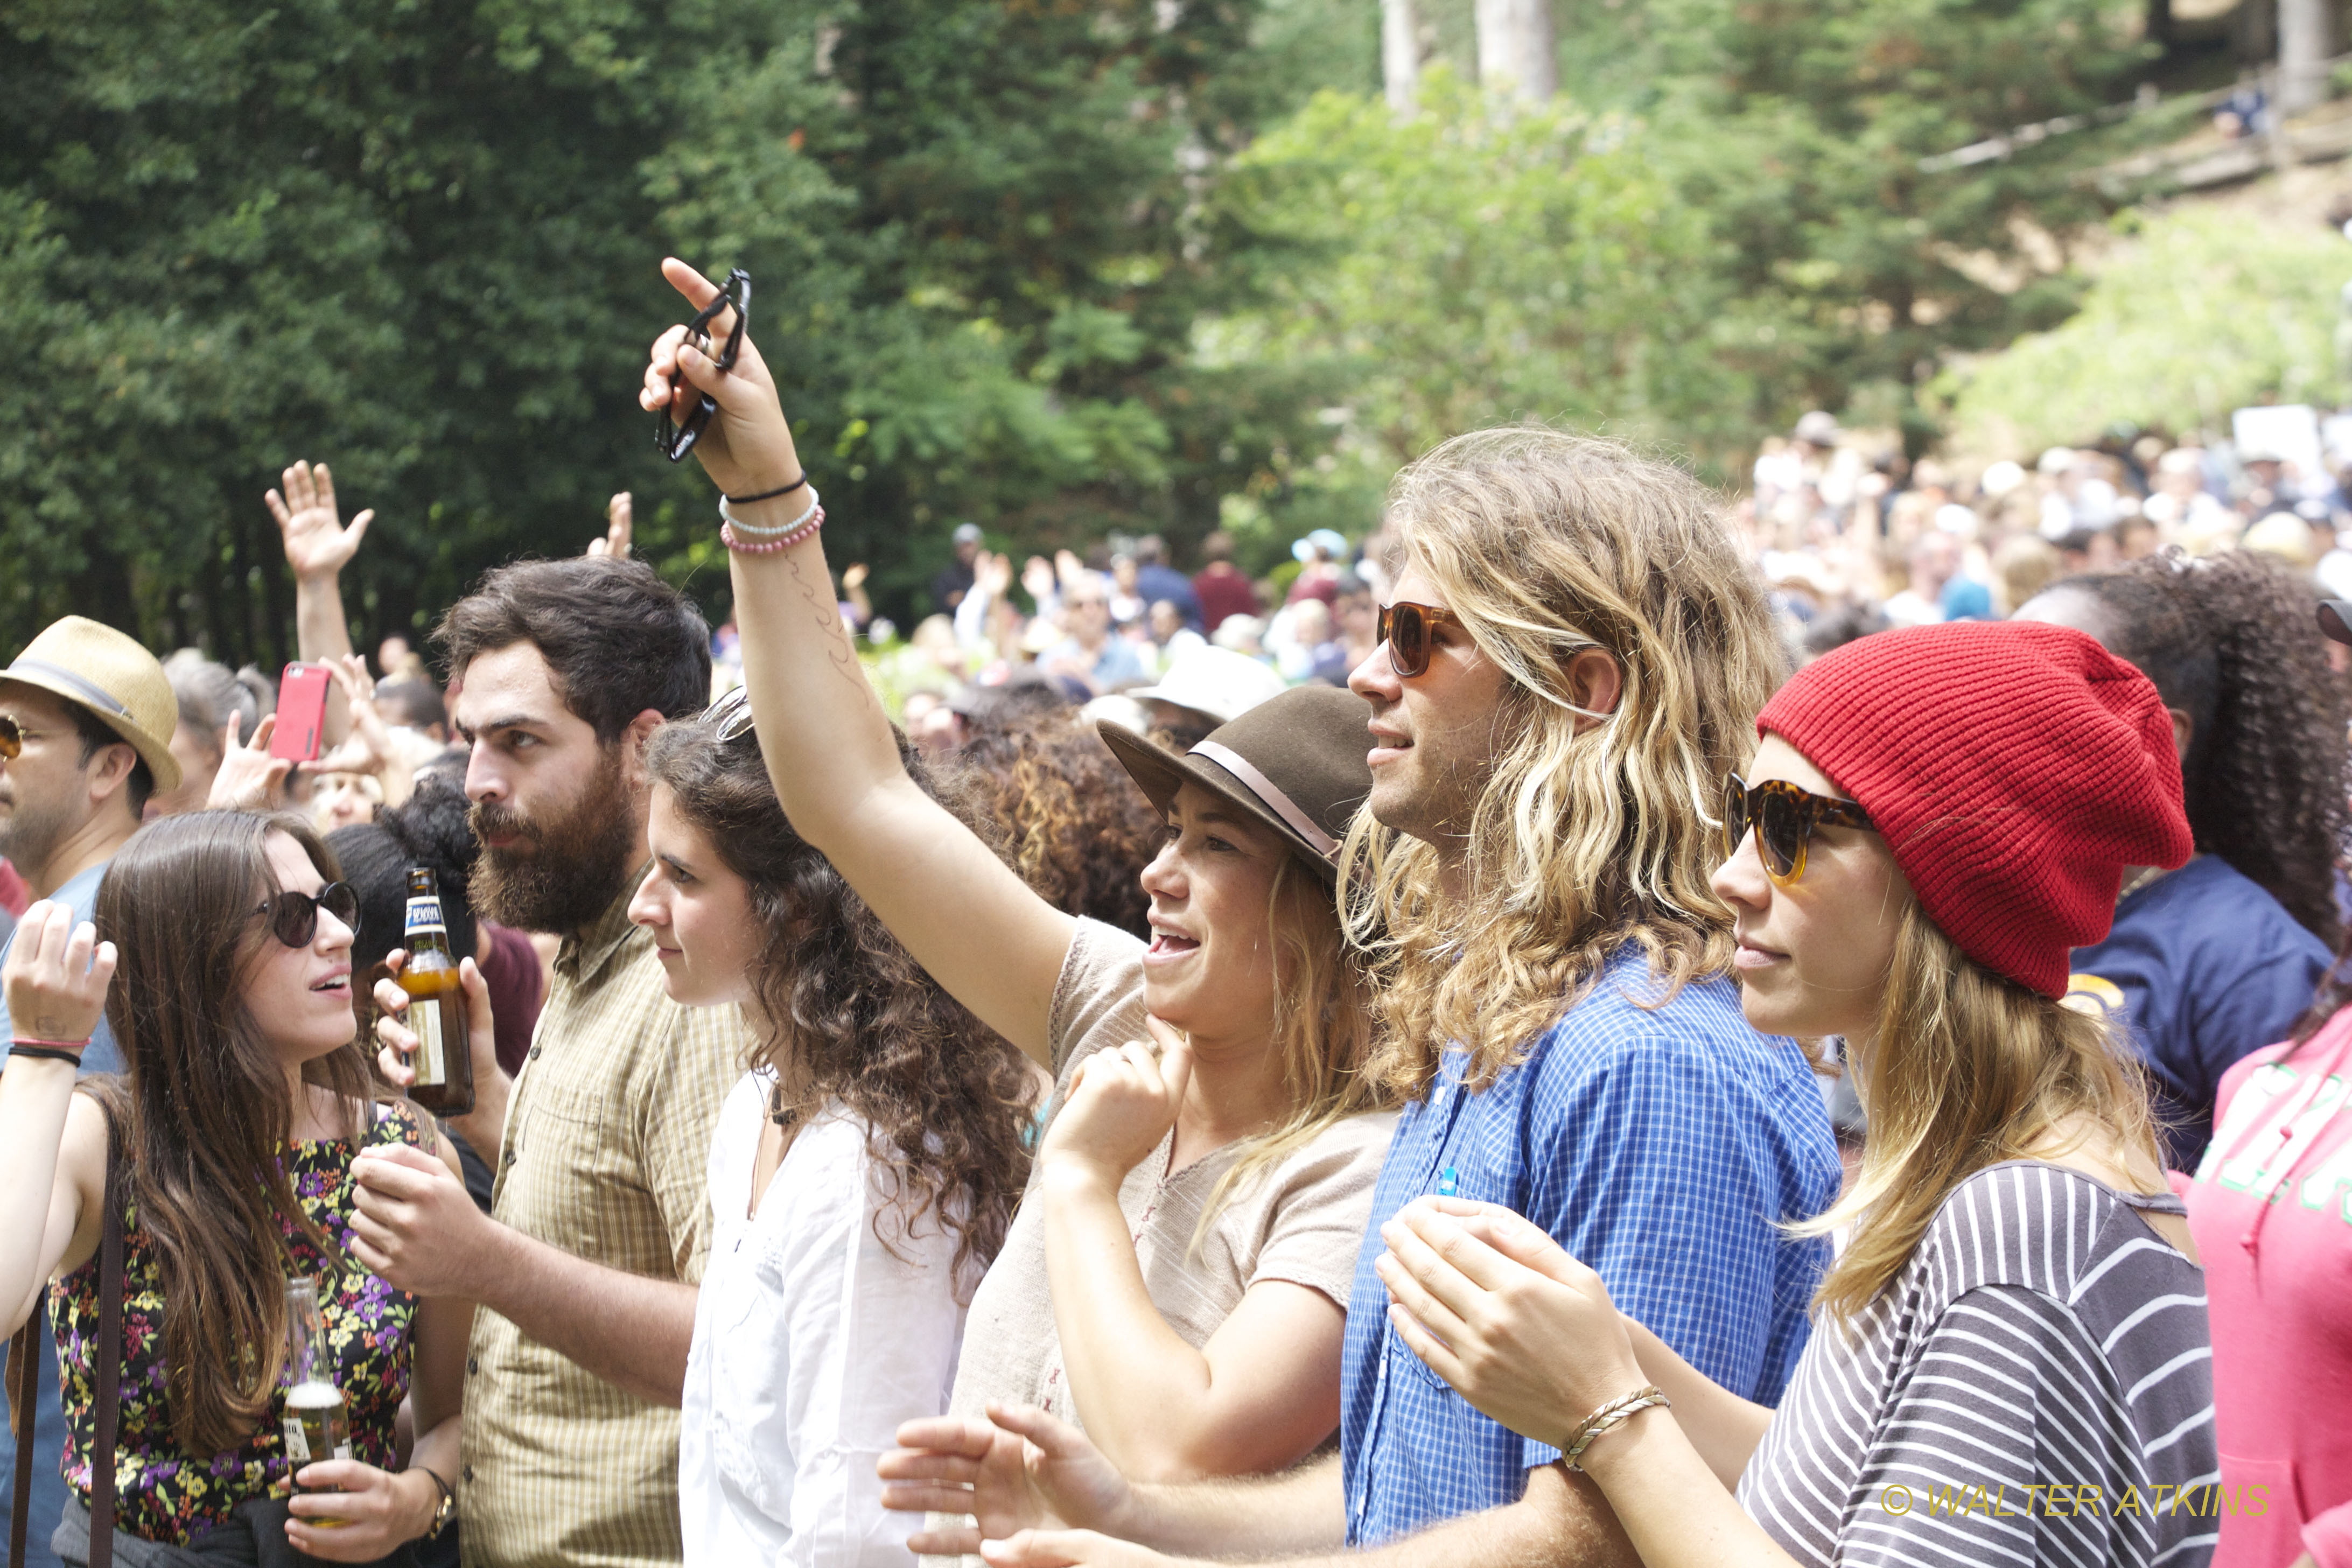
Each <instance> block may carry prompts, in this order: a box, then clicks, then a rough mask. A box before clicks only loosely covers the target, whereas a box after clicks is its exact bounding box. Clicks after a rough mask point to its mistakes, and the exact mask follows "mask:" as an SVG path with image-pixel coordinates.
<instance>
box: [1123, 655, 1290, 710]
mask: <svg viewBox="0 0 2352 1568" xmlns="http://www.w3.org/2000/svg"><path fill="white" fill-rule="evenodd" d="M1282 689H1283V682H1282V677H1281V676H1279V675H1276V673H1275V672H1274V671H1273V670H1271V669H1268V668H1266V667H1265V665H1263V664H1260V663H1259V662H1258V661H1257V660H1255V659H1254V658H1250V657H1249V656H1248V655H1247V654H1239V653H1234V652H1232V651H1230V650H1228V649H1225V648H1221V647H1196V648H1191V649H1188V650H1186V651H1185V652H1183V653H1180V654H1178V655H1177V656H1176V658H1175V659H1174V661H1173V662H1172V663H1171V664H1170V665H1169V666H1168V673H1167V674H1165V675H1163V676H1161V677H1160V684H1159V685H1157V686H1143V687H1138V688H1136V689H1132V690H1130V691H1128V692H1125V693H1123V694H1122V695H1125V696H1128V697H1132V698H1135V699H1136V700H1139V701H1145V702H1167V703H1171V704H1173V705H1174V706H1176V707H1178V708H1189V709H1191V710H1192V711H1193V712H1195V713H1205V714H1207V715H1208V716H1209V717H1210V718H1212V719H1214V720H1215V721H1217V722H1218V723H1220V724H1230V723H1232V722H1233V721H1234V720H1236V719H1238V718H1240V717H1241V716H1242V715H1243V714H1244V713H1246V712H1248V711H1249V710H1251V709H1253V708H1255V707H1256V706H1257V705H1258V704H1259V703H1261V702H1264V701H1265V700H1266V699H1268V698H1270V697H1273V696H1276V695H1277V694H1278V693H1279V692H1280V691H1281V690H1282Z"/></svg>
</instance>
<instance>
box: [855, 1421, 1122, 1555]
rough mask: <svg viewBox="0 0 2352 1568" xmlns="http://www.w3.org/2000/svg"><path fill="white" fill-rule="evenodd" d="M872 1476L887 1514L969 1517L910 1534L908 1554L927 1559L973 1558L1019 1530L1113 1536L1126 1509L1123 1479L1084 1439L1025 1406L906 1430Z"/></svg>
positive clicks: (910, 1426) (918, 1424)
mask: <svg viewBox="0 0 2352 1568" xmlns="http://www.w3.org/2000/svg"><path fill="white" fill-rule="evenodd" d="M875 1470H876V1472H877V1474H878V1475H880V1476H881V1478H882V1481H883V1487H882V1506H883V1507H884V1508H887V1509H891V1510H896V1511H898V1512H902V1513H944V1514H954V1515H970V1516H971V1519H972V1521H973V1522H971V1523H970V1524H965V1523H961V1522H958V1523H955V1524H953V1525H950V1526H949V1527H948V1528H946V1529H944V1530H921V1531H916V1533H915V1535H914V1538H913V1539H912V1540H910V1541H908V1542H907V1545H908V1549H909V1550H910V1551H914V1552H920V1553H922V1554H924V1555H926V1556H951V1555H955V1554H957V1553H961V1552H975V1551H978V1550H979V1547H980V1542H982V1540H983V1539H985V1540H989V1541H1002V1540H1004V1539H1005V1538H1006V1537H1008V1536H1011V1535H1013V1534H1015V1533H1017V1532H1019V1531H1024V1530H1034V1529H1038V1528H1050V1527H1057V1526H1074V1527H1077V1528H1097V1529H1105V1530H1108V1529H1112V1528H1115V1527H1116V1526H1117V1525H1118V1522H1119V1521H1120V1518H1121V1516H1122V1514H1123V1513H1124V1511H1125V1510H1127V1508H1128V1507H1129V1503H1130V1502H1131V1500H1132V1494H1131V1492H1130V1490H1129V1487H1128V1483H1127V1478H1126V1477H1125V1476H1123V1475H1121V1474H1119V1472H1118V1466H1116V1465H1114V1464H1112V1463H1111V1462H1110V1460H1109V1459H1108V1458H1105V1457H1104V1455H1103V1452H1102V1450H1101V1449H1099V1448H1097V1447H1095V1446H1094V1445H1093V1444H1092V1443H1089V1442H1088V1441H1087V1438H1086V1435H1085V1434H1084V1433H1082V1432H1080V1431H1079V1430H1078V1429H1077V1428H1076V1427H1075V1426H1071V1425H1070V1424H1069V1423H1068V1422H1066V1421H1061V1420H1057V1419H1055V1417H1054V1416H1051V1415H1046V1414H1045V1412H1044V1411H1043V1410H1039V1409H1037V1408H1035V1407H1034V1406H1033V1405H999V1404H996V1403H994V1402H993V1401H992V1402H991V1403H990V1404H989V1406H988V1418H987V1419H985V1420H981V1419H976V1418H969V1417H963V1416H955V1415H941V1416H935V1417H932V1418H930V1419H928V1420H922V1421H908V1422H906V1423H905V1424H903V1425H902V1426H899V1428H898V1447H896V1448H894V1449H892V1450H891V1451H890V1452H888V1453H887V1454H885V1455H883V1456H882V1458H881V1459H880V1460H879V1462H877V1464H876V1466H875Z"/></svg>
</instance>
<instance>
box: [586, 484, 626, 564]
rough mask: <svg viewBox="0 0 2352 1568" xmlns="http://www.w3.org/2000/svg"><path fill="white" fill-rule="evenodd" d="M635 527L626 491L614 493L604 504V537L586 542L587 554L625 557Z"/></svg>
mask: <svg viewBox="0 0 2352 1568" xmlns="http://www.w3.org/2000/svg"><path fill="white" fill-rule="evenodd" d="M634 530H635V509H634V507H633V505H632V503H631V501H630V500H629V492H628V491H626V490H619V491H615V492H614V496H613V499H612V500H609V501H606V502H605V503H604V538H602V539H592V540H590V541H589V542H588V551H587V553H589V554H591V555H614V556H621V557H626V556H627V554H628V553H629V538H630V535H631V533H632V531H634Z"/></svg>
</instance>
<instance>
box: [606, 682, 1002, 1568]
mask: <svg viewBox="0 0 2352 1568" xmlns="http://www.w3.org/2000/svg"><path fill="white" fill-rule="evenodd" d="M750 729H751V710H750V709H749V708H747V707H744V706H743V705H742V704H741V703H740V700H739V701H737V702H735V703H732V704H730V703H727V702H721V703H720V704H719V706H718V707H716V708H714V709H713V710H711V712H709V714H706V715H705V716H704V717H703V719H702V720H701V721H698V722H696V723H691V724H671V725H667V726H666V727H664V728H663V729H662V730H661V731H659V732H658V733H657V734H656V736H655V738H654V740H653V742H652V744H651V745H650V747H649V748H648V751H647V757H646V761H647V765H648V767H649V769H650V770H651V772H652V774H653V778H654V786H653V797H652V806H651V816H650V820H649V821H648V823H647V836H648V838H649V840H650V842H651V845H652V847H653V852H654V863H653V866H652V868H651V869H650V870H648V871H647V872H646V879H645V883H644V885H643V886H642V887H640V888H639V889H637V895H636V898H635V900H634V901H633V902H632V903H631V905H630V906H629V915H630V918H631V919H632V920H635V921H636V922H637V923H638V924H640V925H644V926H647V927H650V928H651V929H652V931H653V937H654V943H655V947H656V951H657V952H659V954H660V956H661V962H662V968H663V972H664V976H665V979H666V982H667V987H668V991H669V994H670V996H671V998H672V999H673V1000H676V1001H677V1002H681V1003H684V1004H686V1005H689V1006H717V1005H737V1006H740V1007H741V1008H742V1009H743V1012H744V1016H745V1017H746V1019H747V1020H748V1022H749V1023H750V1025H751V1032H752V1034H753V1036H754V1037H756V1038H757V1040H758V1041H759V1045H758V1047H756V1049H755V1052H754V1056H753V1059H752V1060H751V1062H750V1063H749V1064H748V1065H749V1067H750V1069H751V1070H750V1071H749V1073H747V1074H746V1076H745V1077H744V1079H743V1081H742V1082H741V1083H740V1084H738V1085H737V1086H736V1088H735V1091H734V1093H733V1095H732V1096H730V1098H729V1100H728V1101H727V1105H726V1108H725V1110H723V1111H722V1112H721V1114H720V1117H719V1127H718V1130H717V1131H716V1132H715V1134H714V1135H713V1137H712V1139H711V1145H710V1206H711V1212H712V1215H713V1219H714V1227H713V1232H712V1242H711V1249H710V1260H709V1266H708V1268H707V1269H706V1270H705V1272H704V1274H703V1279H702V1286H701V1295H700V1300H699V1301H698V1305H697V1307H696V1310H695V1321H694V1343H693V1349H692V1351H691V1352H689V1354H688V1361H687V1372H686V1390H685V1399H684V1430H683V1434H682V1438H681V1442H680V1445H679V1459H678V1470H679V1474H678V1504H679V1509H680V1511H681V1514H682V1516H683V1524H684V1531H685V1544H686V1560H687V1562H688V1563H726V1564H730V1568H731V1565H734V1564H749V1563H762V1564H765V1563H793V1564H798V1565H803V1568H815V1565H822V1568H847V1565H850V1564H872V1565H874V1568H884V1565H887V1568H905V1564H906V1563H908V1555H907V1545H906V1542H907V1537H908V1533H909V1532H910V1531H912V1530H913V1528H914V1526H915V1524H916V1523H917V1521H916V1519H915V1517H914V1516H912V1515H908V1514H894V1513H888V1512H886V1511H885V1510H883V1508H882V1504H881V1498H880V1483H879V1482H878V1481H877V1479H876V1478H875V1461H876V1459H877V1458H878V1457H879V1456H880V1455H881V1454H882V1453H883V1452H884V1451H885V1450H887V1449H888V1448H889V1447H891V1446H892V1445H891V1435H892V1433H893V1432H894V1431H895V1430H896V1429H897V1427H898V1424H899V1423H900V1422H902V1421H907V1420H911V1419H915V1418H918V1417H922V1416H930V1415H939V1414H940V1413H941V1412H942V1411H943V1410H945V1409H946V1407H947V1399H948V1392H949V1389H950V1385H951V1384H952V1383H953V1382H954V1378H955V1368H956V1355H957V1351H958V1348H959V1346H960V1344H961V1339H962V1334H963V1317H964V1309H965V1306H966V1305H967V1304H968V1303H969V1302H970V1300H971V1288H972V1286H973V1285H974V1284H976V1283H977V1282H978V1280H979V1278H980V1275H981V1273H982V1270H983V1269H984V1268H986V1267H987V1265H988V1262H989V1260H990V1259H991V1258H992V1257H994V1255H995V1253H996V1249H997V1248H998V1247H999V1246H1001V1245H1002V1243H1003V1239H1004V1232H1005V1227H1006V1226H1007V1225H1008V1224H1010V1222H1011V1219H1012V1212H1013V1202H1014V1200H1015V1199H1016V1198H1017V1197H1018V1195H1019V1194H1020V1192H1021V1186H1022V1182H1023V1179H1024V1176H1025V1174H1026V1173H1027V1165H1028V1160H1027V1155H1026V1152H1025V1151H1024V1146H1023V1131H1024V1128H1025V1127H1026V1126H1027V1125H1028V1122H1029V1121H1030V1118H1031V1116H1032V1114H1033V1105H1032V1102H1033V1100H1034V1098H1035V1093H1036V1090H1035V1086H1034V1081H1033V1079H1032V1077H1031V1074H1030V1072H1029V1069H1028V1068H1027V1067H1026V1065H1025V1063H1024V1059H1023V1058H1022V1057H1021V1055H1020V1053H1019V1052H1017V1051H1015V1050H1014V1049H1013V1047H1011V1046H1009V1045H1007V1044H1006V1043H1005V1042H1004V1041H1003V1039H1001V1038H999V1037H997V1036H996V1035H994V1034H993V1033H992V1032H991V1031H990V1030H989V1029H987V1028H986V1027H985V1026H983V1025H982V1024H981V1023H980V1022H979V1021H978V1020H977V1019H975V1018H974V1017H973V1016H971V1014H970V1013H968V1012H967V1011H965V1010H964V1008H963V1007H962V1006H961V1005H959V1004H957V1003H956V1002H955V1001H953V1000H952V999H950V997H949V996H948V995H947V994H945V993H943V992H941V991H940V989H939V987H938V986H937V985H935V984H932V982H931V980H930V978H929V976H928V975H926V974H925V973H923V971H922V970H921V969H920V968H919V967H918V966H917V965H916V963H915V962H914V961H913V960H912V959H910V958H908V956H907V954H906V952H905V950H904V949H902V948H900V947H899V945H898V942H897V941H896V940H895V939H893V938H892V937H891V936H890V934H889V933H888V932H887V931H885V930H884V929H883V928H882V925H881V922H880V921H877V920H876V919H875V917H874V915H873V914H872V913H871V912H870V911H869V910H867V909H866V905H865V903H864V902H863V901H862V900H859V899H858V897H857V896H856V894H855V893H853V892H851V891H850V890H849V889H848V888H847V886H846V885H845V884H844V883H843V882H842V880H841V879H840V878H839V877H838V876H837V875H836V874H835V872H834V870H833V868H832V867H831V866H830V865H828V864H827V863H826V861H825V859H824V857H823V856H821V855H819V854H818V853H817V852H816V851H815V850H814V849H812V848H810V847H808V845H807V844H806V843H805V842H804V841H803V839H802V838H801V837H799V836H798V835H797V834H795V833H794V832H793V829H792V826H791V825H790V824H789V823H787V822H786V821H785V819H784V815H783V812H782V809H781V808H780V807H779V806H778V805H777V804H776V796H775V793H774V791H773V789H772V787H771V785H770V784H769V782H768V774H767V769H766V767H765V766H764V764H763V763H761V760H760V749H759V747H758V745H757V744H756V743H755V742H754V741H753V740H752V738H751V734H750V733H749V731H750ZM906 763H907V767H908V771H909V773H912V774H913V775H914V776H915V777H916V778H917V779H918V780H924V779H925V777H926V775H925V773H924V771H923V768H922V764H921V763H920V761H919V759H917V758H916V757H914V756H913V755H911V754H909V755H908V757H907V758H906ZM934 793H936V792H934ZM945 804H948V805H949V806H950V810H953V809H955V804H954V803H953V802H948V803H945Z"/></svg>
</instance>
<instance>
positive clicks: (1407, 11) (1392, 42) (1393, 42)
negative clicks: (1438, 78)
mask: <svg viewBox="0 0 2352 1568" xmlns="http://www.w3.org/2000/svg"><path fill="white" fill-rule="evenodd" d="M1381 80H1382V82H1384V83H1385V84H1386V86H1387V88H1388V98H1389V107H1390V108H1391V109H1392V110H1396V111H1397V112H1398V113H1399V114H1410V113H1412V106H1413V100H1414V99H1415V98H1416V97H1417V96H1418V95H1419V93H1420V90H1421V38H1420V35H1419V29H1418V27H1417V26H1416V23H1415V19H1414V17H1413V14H1412V0H1381Z"/></svg>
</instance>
